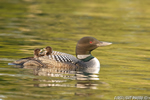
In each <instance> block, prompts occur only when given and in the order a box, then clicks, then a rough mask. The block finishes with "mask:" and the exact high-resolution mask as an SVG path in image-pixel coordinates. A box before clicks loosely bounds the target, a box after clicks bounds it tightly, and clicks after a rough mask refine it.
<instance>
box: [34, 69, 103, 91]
mask: <svg viewBox="0 0 150 100" xmlns="http://www.w3.org/2000/svg"><path fill="white" fill-rule="evenodd" d="M95 70H98V69H95ZM34 74H35V75H38V76H47V77H51V79H48V80H47V79H43V78H42V79H34V81H38V84H34V86H36V87H77V88H90V89H97V86H98V84H96V83H95V81H97V80H99V77H98V75H96V74H95V73H92V72H90V73H89V72H83V71H72V70H69V69H63V68H39V69H38V68H37V69H34ZM55 77H59V79H57V80H56V79H55ZM60 78H62V79H60ZM67 80H77V83H76V84H68V83H67ZM39 82H40V83H39ZM102 84H103V85H104V84H105V83H103V82H102Z"/></svg>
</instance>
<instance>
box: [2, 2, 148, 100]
mask: <svg viewBox="0 0 150 100" xmlns="http://www.w3.org/2000/svg"><path fill="white" fill-rule="evenodd" d="M84 36H93V37H95V38H97V39H98V40H100V41H108V42H112V43H113V45H111V46H107V47H102V48H98V49H96V50H95V51H93V52H92V55H93V56H95V57H96V58H98V59H99V60H100V62H101V70H100V73H99V74H96V75H89V74H83V73H78V74H77V73H75V72H68V73H67V72H66V73H64V72H63V73H62V72H60V73H57V74H50V75H48V76H46V75H42V74H41V75H40V76H37V75H34V74H33V70H28V69H19V68H14V67H13V66H8V63H10V62H12V61H15V60H17V59H19V58H23V57H28V56H33V50H34V49H35V48H44V47H45V46H48V45H49V46H51V47H52V48H53V49H54V50H56V51H61V52H65V53H69V54H72V55H75V46H76V43H77V41H78V40H79V39H80V38H82V37H84ZM115 96H122V97H125V96H132V97H134V96H135V97H136V96H142V97H149V100H150V1H149V0H144V1H143V0H0V100H21V99H22V100H37V99H38V100H113V99H114V97H115ZM122 100H123V99H122ZM129 100H130V99H129ZM145 100H146V99H145ZM147 100H148V99H147Z"/></svg>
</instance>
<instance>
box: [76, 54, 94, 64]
mask: <svg viewBox="0 0 150 100" xmlns="http://www.w3.org/2000/svg"><path fill="white" fill-rule="evenodd" d="M77 58H78V59H80V60H82V61H84V62H87V61H90V60H91V59H93V58H94V57H93V56H92V55H91V54H86V55H77Z"/></svg>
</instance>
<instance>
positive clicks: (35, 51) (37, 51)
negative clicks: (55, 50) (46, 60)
mask: <svg viewBox="0 0 150 100" xmlns="http://www.w3.org/2000/svg"><path fill="white" fill-rule="evenodd" d="M40 52H41V50H40V49H39V48H37V49H35V50H34V58H38V57H41V56H44V55H43V54H40Z"/></svg>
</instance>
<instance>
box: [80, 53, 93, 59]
mask: <svg viewBox="0 0 150 100" xmlns="http://www.w3.org/2000/svg"><path fill="white" fill-rule="evenodd" d="M88 56H91V54H88V55H77V58H78V59H84V58H87V57H88Z"/></svg>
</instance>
